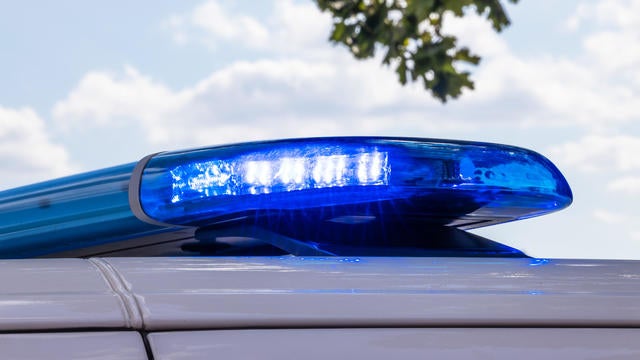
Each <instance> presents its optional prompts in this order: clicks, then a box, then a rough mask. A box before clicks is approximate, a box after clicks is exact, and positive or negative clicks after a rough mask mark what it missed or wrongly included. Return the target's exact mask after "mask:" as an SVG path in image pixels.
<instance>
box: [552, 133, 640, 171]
mask: <svg viewBox="0 0 640 360" xmlns="http://www.w3.org/2000/svg"><path fill="white" fill-rule="evenodd" d="M551 153H553V154H554V155H555V156H557V157H559V158H562V160H563V162H564V163H565V164H566V165H570V166H574V167H576V168H577V169H579V170H582V171H585V172H596V171H600V170H604V169H610V170H614V171H618V172H623V171H631V170H638V169H640V156H638V154H639V153H640V137H636V136H631V135H588V136H585V137H583V138H582V139H580V140H577V141H572V142H567V143H565V144H563V145H560V146H556V147H553V148H552V149H551Z"/></svg>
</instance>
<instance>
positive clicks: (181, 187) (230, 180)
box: [169, 149, 389, 204]
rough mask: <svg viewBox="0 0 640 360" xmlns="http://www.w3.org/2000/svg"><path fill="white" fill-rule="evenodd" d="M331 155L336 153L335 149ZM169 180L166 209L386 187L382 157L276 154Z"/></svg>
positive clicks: (181, 172)
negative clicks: (216, 199)
mask: <svg viewBox="0 0 640 360" xmlns="http://www.w3.org/2000/svg"><path fill="white" fill-rule="evenodd" d="M336 151H338V152H339V151H340V150H339V149H337V150H336ZM169 173H170V174H171V181H172V182H171V187H172V190H173V192H172V196H171V202H172V203H174V204H175V203H180V202H184V201H189V200H195V199H203V198H208V197H213V196H225V195H229V196H241V195H257V194H270V193H278V192H289V191H299V190H308V189H323V188H332V187H344V186H373V185H388V183H389V164H388V156H387V153H385V152H377V151H375V150H374V151H372V152H361V153H357V154H335V155H316V154H313V153H310V154H306V156H301V155H300V154H296V153H292V154H288V153H287V152H286V151H282V152H280V153H279V154H278V155H277V156H275V158H274V156H273V154H252V155H247V156H240V157H238V158H234V159H225V160H211V161H202V162H194V163H188V164H184V165H178V166H176V167H175V168H173V169H171V170H169Z"/></svg>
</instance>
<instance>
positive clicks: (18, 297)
mask: <svg viewBox="0 0 640 360" xmlns="http://www.w3.org/2000/svg"><path fill="white" fill-rule="evenodd" d="M0 288H2V292H1V293H0V331H16V330H19V331H24V330H39V329H72V328H123V327H126V326H127V316H126V314H125V312H124V310H123V306H122V301H121V299H120V297H119V296H118V294H117V293H116V292H114V291H113V290H112V288H111V287H110V285H109V284H108V283H107V281H106V280H105V278H104V277H103V275H102V273H101V271H100V270H99V269H98V268H96V266H94V264H93V263H92V262H91V261H89V260H85V259H31V260H3V261H0Z"/></svg>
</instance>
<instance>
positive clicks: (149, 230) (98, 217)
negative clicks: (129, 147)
mask: <svg viewBox="0 0 640 360" xmlns="http://www.w3.org/2000/svg"><path fill="white" fill-rule="evenodd" d="M134 166H135V163H132V164H125V165H120V166H116V167H111V168H107V169H101V170H97V171H92V172H87V173H84V174H79V175H74V176H68V177H64V178H60V179H56V180H51V181H46V182H42V183H38V184H34V185H29V186H23V187H20V188H15V189H11V190H5V191H1V192H0V214H2V216H0V258H25V257H34V256H41V255H46V254H50V253H55V252H61V251H68V250H73V249H79V248H87V247H92V246H99V245H102V244H106V243H111V242H116V241H122V240H126V239H131V238H137V237H141V236H146V235H153V234H157V233H159V232H165V231H167V227H159V226H154V225H150V224H148V223H145V222H142V221H140V220H139V219H137V218H136V217H135V216H134V215H133V213H132V211H131V209H130V208H129V201H128V191H129V190H128V189H129V179H130V178H131V172H132V170H133V169H134Z"/></svg>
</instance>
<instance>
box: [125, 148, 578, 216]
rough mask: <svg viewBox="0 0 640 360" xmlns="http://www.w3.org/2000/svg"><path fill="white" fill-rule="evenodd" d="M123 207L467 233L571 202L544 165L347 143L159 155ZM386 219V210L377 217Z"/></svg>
mask: <svg viewBox="0 0 640 360" xmlns="http://www.w3.org/2000/svg"><path fill="white" fill-rule="evenodd" d="M132 184H134V186H132V187H131V188H130V189H131V191H133V193H132V194H130V200H131V206H132V209H133V210H134V213H135V214H136V216H138V217H139V218H140V219H142V220H144V221H148V222H150V223H154V224H170V225H187V226H205V225H209V224H213V223H216V222H218V221H224V220H225V219H230V218H233V216H235V215H240V216H242V215H244V214H247V213H251V212H253V213H255V212H265V211H266V212H274V211H290V210H305V209H308V210H312V209H332V213H333V214H339V215H341V216H343V217H344V216H347V217H348V216H368V215H373V216H383V215H384V214H383V210H381V209H389V208H391V209H397V210H398V211H399V212H401V213H402V214H404V215H406V216H411V217H418V218H431V219H436V218H437V219H439V221H442V222H443V223H446V224H448V225H450V226H458V227H461V228H473V227H480V226H486V225H490V224H495V223H498V222H505V221H512V220H517V219H522V218H528V217H532V216H538V215H542V214H545V213H549V212H553V211H557V210H560V209H562V208H564V207H566V206H568V205H569V204H570V203H571V202H572V194H571V190H570V188H569V185H568V184H567V182H566V180H565V179H564V177H563V176H562V174H561V173H560V172H559V171H558V169H557V168H556V167H555V166H554V165H553V164H552V163H551V162H550V161H549V160H547V159H546V158H544V157H543V156H541V155H540V154H537V153H535V152H533V151H529V150H526V149H522V148H517V147H512V146H506V145H498V144H489V143H478V142H465V141H446V140H430V139H411V138H382V137H363V138H358V137H350V138H346V137H345V138H313V139H293V140H279V141H265V142H255V143H244V144H238V145H227V146H219V147H211V148H203V149H196V150H189V151H179V152H167V153H161V154H158V155H155V156H152V157H150V158H147V159H144V160H143V161H142V162H141V163H139V164H138V171H136V172H134V176H133V178H132ZM384 211H388V210H384Z"/></svg>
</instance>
